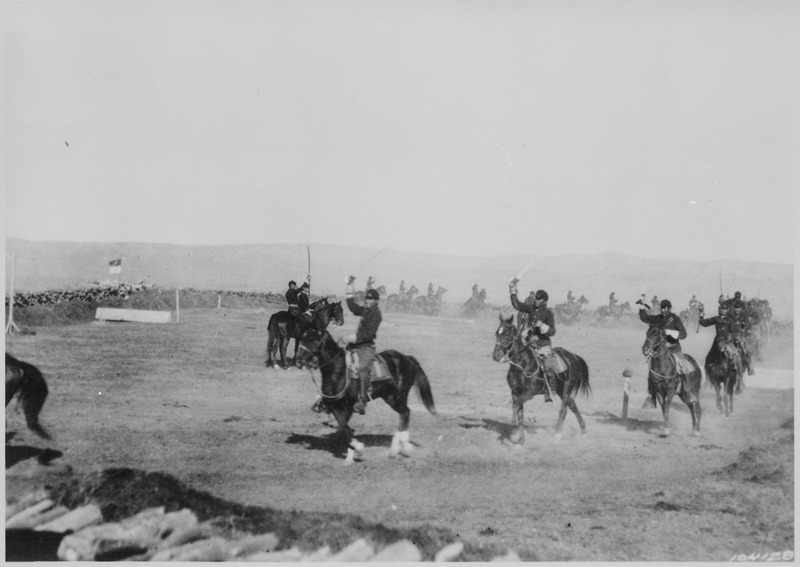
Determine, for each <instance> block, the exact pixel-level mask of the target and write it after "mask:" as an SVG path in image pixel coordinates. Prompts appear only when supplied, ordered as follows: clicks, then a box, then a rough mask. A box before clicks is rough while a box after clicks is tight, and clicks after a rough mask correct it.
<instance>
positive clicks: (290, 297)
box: [286, 280, 300, 317]
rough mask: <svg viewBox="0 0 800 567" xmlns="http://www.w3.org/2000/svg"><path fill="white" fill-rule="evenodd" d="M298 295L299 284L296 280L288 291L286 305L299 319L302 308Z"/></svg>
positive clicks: (291, 282) (290, 283)
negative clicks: (298, 303) (299, 305)
mask: <svg viewBox="0 0 800 567" xmlns="http://www.w3.org/2000/svg"><path fill="white" fill-rule="evenodd" d="M298 293H299V290H298V289H297V282H296V281H294V280H292V281H290V282H289V289H287V290H286V303H287V304H288V306H289V309H288V311H289V313H290V314H291V315H292V316H293V317H297V316H298V315H299V314H300V308H299V307H298V305H297V294H298Z"/></svg>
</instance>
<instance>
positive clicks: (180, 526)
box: [59, 506, 197, 561]
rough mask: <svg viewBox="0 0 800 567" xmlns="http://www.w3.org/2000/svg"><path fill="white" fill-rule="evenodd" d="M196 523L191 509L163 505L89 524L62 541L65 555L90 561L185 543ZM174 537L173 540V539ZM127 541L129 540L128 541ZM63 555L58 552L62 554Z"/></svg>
mask: <svg viewBox="0 0 800 567" xmlns="http://www.w3.org/2000/svg"><path fill="white" fill-rule="evenodd" d="M196 526H197V517H196V516H195V515H194V513H193V512H192V511H191V510H180V511H178V512H170V513H169V514H165V513H164V507H163V506H162V507H158V508H149V509H147V510H143V511H142V512H139V513H138V514H136V515H135V516H132V517H131V518H126V519H125V520H122V521H121V522H114V523H105V524H101V525H98V526H89V527H86V528H85V529H82V530H76V531H75V533H73V534H70V535H68V536H67V537H65V538H64V540H63V541H62V542H61V547H62V548H63V550H59V552H60V553H61V552H62V551H63V553H64V556H65V557H66V556H67V555H68V556H69V557H73V558H76V559H71V560H72V561H75V560H81V561H91V560H94V559H95V558H96V557H97V555H98V554H112V555H113V554H115V553H116V554H122V553H123V552H125V551H127V550H128V548H130V549H131V550H133V551H131V553H134V552H136V553H143V552H145V551H146V550H148V549H153V550H155V549H157V548H160V547H162V546H163V545H164V542H165V541H169V544H173V543H176V542H180V543H183V541H185V540H183V539H182V538H185V537H186V533H187V532H188V531H189V530H191V529H192V528H194V527H196ZM173 536H174V539H173V540H171V539H170V538H171V537H173ZM126 542H127V543H126ZM136 550H138V551H136ZM60 556H61V555H59V557H60Z"/></svg>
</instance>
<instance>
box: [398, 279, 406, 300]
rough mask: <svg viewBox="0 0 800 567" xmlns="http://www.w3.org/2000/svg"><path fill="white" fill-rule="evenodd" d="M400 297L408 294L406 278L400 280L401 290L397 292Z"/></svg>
mask: <svg viewBox="0 0 800 567" xmlns="http://www.w3.org/2000/svg"><path fill="white" fill-rule="evenodd" d="M397 293H398V295H400V297H404V296H405V295H406V280H400V291H398V292H397Z"/></svg>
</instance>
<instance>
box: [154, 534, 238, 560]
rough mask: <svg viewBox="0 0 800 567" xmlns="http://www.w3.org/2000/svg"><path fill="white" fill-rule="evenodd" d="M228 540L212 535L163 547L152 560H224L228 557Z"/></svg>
mask: <svg viewBox="0 0 800 567" xmlns="http://www.w3.org/2000/svg"><path fill="white" fill-rule="evenodd" d="M227 550H228V542H227V541H226V540H225V539H223V538H221V537H212V538H209V539H203V540H200V541H195V542H193V543H187V544H186V545H181V546H178V547H172V548H170V549H163V550H161V551H159V552H158V553H156V554H155V555H153V556H152V557H151V558H150V561H224V560H225V559H227V558H228V552H227Z"/></svg>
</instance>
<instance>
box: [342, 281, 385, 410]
mask: <svg viewBox="0 0 800 567" xmlns="http://www.w3.org/2000/svg"><path fill="white" fill-rule="evenodd" d="M355 280H356V278H355V277H354V276H349V277H348V279H347V286H346V288H345V295H346V297H347V307H349V308H350V311H351V312H352V313H353V315H355V316H357V317H361V320H360V321H359V322H358V329H356V334H355V335H354V336H349V337H347V342H348V345H347V350H348V351H350V352H352V353H354V354H355V355H356V356H357V358H358V377H359V380H360V383H361V395H360V396H359V399H358V401H357V402H356V403H355V405H354V406H353V411H355V412H356V413H359V414H361V415H364V414H365V413H366V409H367V402H368V401H369V382H370V376H371V375H372V364H373V362H374V361H375V358H376V356H377V354H376V352H375V339H376V337H377V336H378V328H379V327H380V325H381V321H382V320H383V317H382V315H381V310H380V309H379V308H378V300H379V299H380V295H379V294H378V292H377V291H376V290H374V289H368V290H367V293H366V295H365V297H364V305H363V306H361V305H359V304H358V303H356V300H355V297H354V296H355V293H356V290H355V286H354V284H353V282H355Z"/></svg>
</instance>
